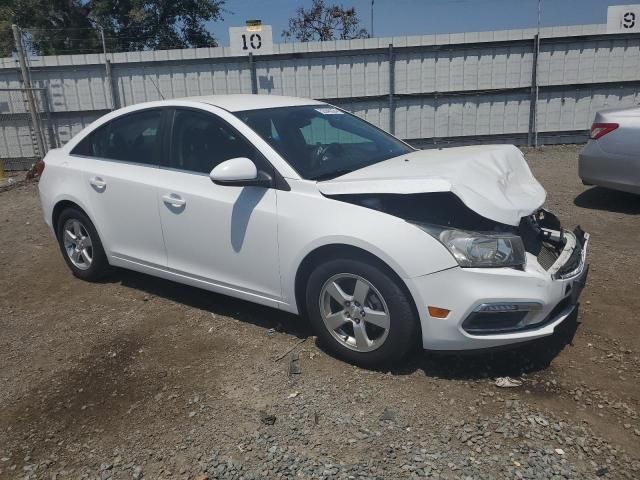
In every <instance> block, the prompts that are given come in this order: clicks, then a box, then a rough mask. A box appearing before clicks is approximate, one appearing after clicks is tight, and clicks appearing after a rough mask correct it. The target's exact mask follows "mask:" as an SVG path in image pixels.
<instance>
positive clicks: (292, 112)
mask: <svg viewBox="0 0 640 480" xmlns="http://www.w3.org/2000/svg"><path fill="white" fill-rule="evenodd" d="M235 115H236V116H237V117H239V118H240V119H241V120H242V121H243V122H245V123H246V124H247V125H249V126H250V127H251V128H252V129H253V130H254V131H255V132H256V133H258V135H260V136H261V137H262V138H263V139H264V140H265V141H267V142H268V143H269V145H271V146H272V147H273V148H274V149H275V150H276V151H277V152H278V153H279V154H280V155H281V156H282V157H283V158H284V159H285V160H286V161H287V162H288V163H289V164H290V165H291V166H292V167H293V168H294V169H295V170H296V171H297V172H298V174H299V175H300V176H301V177H302V178H306V179H309V180H327V179H330V178H335V177H338V176H340V175H344V174H345V173H349V172H352V171H354V170H357V169H359V168H363V167H367V166H369V165H373V164H374V163H378V162H381V161H383V160H387V159H389V158H392V157H397V156H399V155H404V154H406V153H409V152H412V151H413V149H412V148H411V147H409V146H408V145H406V144H405V143H403V142H401V141H400V140H398V139H397V138H394V137H392V136H391V135H389V134H388V133H385V132H383V131H382V130H380V129H378V128H376V127H374V126H373V125H371V124H369V123H367V122H365V121H364V120H361V119H360V118H358V117H356V116H354V115H351V114H349V113H346V112H343V111H342V110H339V109H337V108H335V107H331V106H329V105H306V106H301V107H300V106H298V107H281V108H266V109H261V110H246V111H243V112H236V113H235Z"/></svg>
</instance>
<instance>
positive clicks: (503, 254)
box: [418, 225, 527, 267]
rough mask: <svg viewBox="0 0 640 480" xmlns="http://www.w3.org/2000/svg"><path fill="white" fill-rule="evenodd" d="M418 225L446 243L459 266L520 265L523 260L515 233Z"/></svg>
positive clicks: (523, 255)
mask: <svg viewBox="0 0 640 480" xmlns="http://www.w3.org/2000/svg"><path fill="white" fill-rule="evenodd" d="M418 226H419V227H420V228H421V229H423V230H424V231H425V232H427V233H429V234H430V235H431V236H433V237H435V238H436V239H438V240H439V241H440V243H442V244H443V245H444V246H445V247H447V249H448V250H449V251H450V252H451V254H452V255H453V256H454V257H455V259H456V260H457V261H458V263H459V264H460V266H461V267H522V266H524V265H525V263H526V258H527V257H526V255H525V251H524V244H523V243H522V239H521V238H520V237H518V236H517V235H513V234H510V233H477V232H467V231H464V230H457V229H452V228H447V227H439V226H436V225H418Z"/></svg>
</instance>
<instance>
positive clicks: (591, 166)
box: [578, 140, 640, 194]
mask: <svg viewBox="0 0 640 480" xmlns="http://www.w3.org/2000/svg"><path fill="white" fill-rule="evenodd" d="M639 172H640V168H638V167H637V160H636V159H629V158H625V157H621V156H619V155H614V154H611V153H607V152H605V151H603V150H602V148H600V146H599V145H598V142H597V141H593V140H590V141H589V143H587V144H586V145H585V146H584V147H583V149H582V151H581V152H580V154H579V156H578V175H579V176H580V179H581V180H582V183H584V184H586V185H599V186H601V187H606V188H611V189H613V190H620V191H623V192H629V193H636V194H640V177H638V173H639Z"/></svg>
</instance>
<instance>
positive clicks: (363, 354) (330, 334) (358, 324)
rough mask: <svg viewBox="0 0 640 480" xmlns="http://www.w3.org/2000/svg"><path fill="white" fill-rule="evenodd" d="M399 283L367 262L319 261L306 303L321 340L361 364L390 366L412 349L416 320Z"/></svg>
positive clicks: (308, 286) (408, 299)
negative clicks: (320, 262)
mask: <svg viewBox="0 0 640 480" xmlns="http://www.w3.org/2000/svg"><path fill="white" fill-rule="evenodd" d="M398 282H399V280H397V279H396V278H394V276H393V275H392V274H391V273H390V272H388V271H387V270H386V269H384V268H381V267H378V266H377V265H375V264H373V263H370V262H367V261H363V260H356V259H346V258H345V259H343V258H338V259H332V260H329V261H327V262H326V263H322V264H320V265H318V266H317V267H316V268H315V270H314V271H313V272H312V273H311V275H310V277H309V281H308V284H307V295H306V304H307V312H308V314H309V318H310V320H311V323H312V326H313V328H314V330H315V332H316V334H317V335H318V338H319V339H320V341H321V342H322V343H323V344H324V345H325V346H326V347H327V348H329V349H330V350H331V351H332V352H334V353H335V354H336V355H338V356H340V357H342V358H344V359H345V360H347V361H350V362H352V363H356V364H360V365H363V366H371V367H373V366H381V365H388V364H391V363H393V362H397V361H398V360H400V359H402V358H403V357H404V356H406V355H407V354H408V353H410V352H411V351H412V350H413V349H414V348H415V346H416V344H417V332H418V328H417V326H418V322H417V319H416V316H415V313H414V309H413V307H412V303H411V299H410V298H408V296H407V294H406V293H405V291H404V290H403V289H402V288H401V286H400V285H399V284H398Z"/></svg>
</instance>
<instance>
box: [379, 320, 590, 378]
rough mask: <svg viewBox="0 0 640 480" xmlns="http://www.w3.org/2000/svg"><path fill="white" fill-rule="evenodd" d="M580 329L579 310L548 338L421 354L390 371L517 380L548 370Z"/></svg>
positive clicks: (400, 373) (451, 376) (442, 376)
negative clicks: (487, 348) (507, 344)
mask: <svg viewBox="0 0 640 480" xmlns="http://www.w3.org/2000/svg"><path fill="white" fill-rule="evenodd" d="M578 325H579V322H578V308H576V309H575V310H574V311H573V313H572V314H571V315H570V316H569V317H567V319H566V320H565V321H564V322H562V323H561V324H560V325H559V326H558V327H557V328H556V331H555V332H554V333H553V335H550V336H548V337H544V338H541V339H537V340H534V341H531V342H527V343H524V344H520V345H517V344H516V345H511V346H508V347H504V348H498V349H491V350H487V351H485V352H483V351H473V352H468V353H464V352H463V353H444V352H438V353H435V352H418V353H416V354H415V355H414V356H413V357H412V358H410V359H409V360H408V361H407V362H406V365H403V366H401V367H398V368H396V369H392V370H390V371H391V373H392V374H398V375H403V374H411V373H414V372H415V371H423V372H424V374H425V375H427V376H429V377H437V378H446V379H450V380H476V379H482V378H495V377H505V376H509V377H518V376H520V375H522V374H528V373H532V372H537V371H541V370H545V369H547V368H548V367H549V365H550V364H551V362H552V361H553V359H555V358H556V357H557V356H558V355H559V354H560V352H562V350H564V348H565V347H566V346H567V345H571V344H572V342H573V338H574V337H575V334H576V331H577V329H578Z"/></svg>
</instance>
